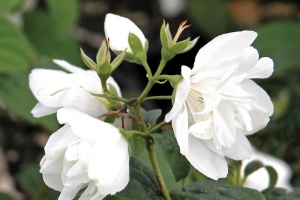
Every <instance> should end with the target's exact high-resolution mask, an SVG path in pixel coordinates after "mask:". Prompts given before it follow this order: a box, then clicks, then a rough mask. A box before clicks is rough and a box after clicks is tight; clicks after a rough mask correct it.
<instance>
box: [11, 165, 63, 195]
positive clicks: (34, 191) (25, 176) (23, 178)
mask: <svg viewBox="0 0 300 200" xmlns="http://www.w3.org/2000/svg"><path fill="white" fill-rule="evenodd" d="M17 181H18V183H19V184H20V186H21V188H22V190H23V191H25V192H26V193H27V194H29V195H30V196H31V197H35V199H43V200H54V199H58V196H59V192H57V191H54V190H52V189H50V188H48V187H47V186H46V185H45V183H44V181H43V178H42V174H41V173H40V172H39V168H38V167H35V166H28V167H26V168H25V169H23V170H22V171H21V172H20V173H19V174H18V177H17Z"/></svg>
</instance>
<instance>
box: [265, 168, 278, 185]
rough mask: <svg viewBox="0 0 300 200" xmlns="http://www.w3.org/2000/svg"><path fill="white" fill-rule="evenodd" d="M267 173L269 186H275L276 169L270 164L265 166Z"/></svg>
mask: <svg viewBox="0 0 300 200" xmlns="http://www.w3.org/2000/svg"><path fill="white" fill-rule="evenodd" d="M265 168H266V170H267V172H268V174H269V178H270V181H269V188H272V187H275V185H276V183H277V179H278V174H277V171H276V170H275V169H274V168H273V167H272V166H265Z"/></svg>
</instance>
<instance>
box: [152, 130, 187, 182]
mask: <svg viewBox="0 0 300 200" xmlns="http://www.w3.org/2000/svg"><path fill="white" fill-rule="evenodd" d="M152 137H153V138H154V141H155V144H157V145H158V146H159V148H160V149H161V151H162V152H163V154H164V157H165V159H166V160H167V161H168V163H169V165H170V167H171V170H172V172H173V174H174V176H175V180H176V181H180V180H182V179H184V178H185V177H187V175H188V174H189V170H190V163H189V161H188V160H187V159H186V158H185V156H183V155H182V154H181V153H180V149H179V146H178V143H177V140H176V138H175V136H174V132H173V131H172V130H168V131H166V132H164V133H162V134H157V133H156V134H152Z"/></svg>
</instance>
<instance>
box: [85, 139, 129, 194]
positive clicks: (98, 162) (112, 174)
mask: <svg viewBox="0 0 300 200" xmlns="http://www.w3.org/2000/svg"><path fill="white" fill-rule="evenodd" d="M108 134H110V133H108ZM88 174H89V177H90V178H91V179H92V180H94V181H95V184H96V186H97V188H98V192H100V194H102V195H107V194H112V195H113V194H115V193H116V192H118V191H121V190H123V189H124V188H125V186H126V185H127V184H128V182H129V151H128V144H127V141H126V140H125V139H124V138H123V137H121V138H120V139H118V140H116V141H114V143H112V142H107V141H98V142H96V143H95V145H94V148H93V150H92V151H91V155H90V164H89V168H88Z"/></svg>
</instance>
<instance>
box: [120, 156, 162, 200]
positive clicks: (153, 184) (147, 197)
mask: <svg viewBox="0 0 300 200" xmlns="http://www.w3.org/2000/svg"><path fill="white" fill-rule="evenodd" d="M129 164H130V181H129V183H128V185H127V186H126V188H125V189H124V190H122V191H121V192H119V193H117V194H116V196H119V197H125V198H128V199H141V198H142V199H143V200H163V199H164V198H163V196H162V193H161V192H160V188H159V185H158V183H157V180H156V177H155V175H154V173H153V172H152V171H151V170H150V169H149V168H147V167H146V166H145V165H143V164H142V163H141V162H140V161H138V160H137V159H136V158H134V157H131V158H130V163H129Z"/></svg>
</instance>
